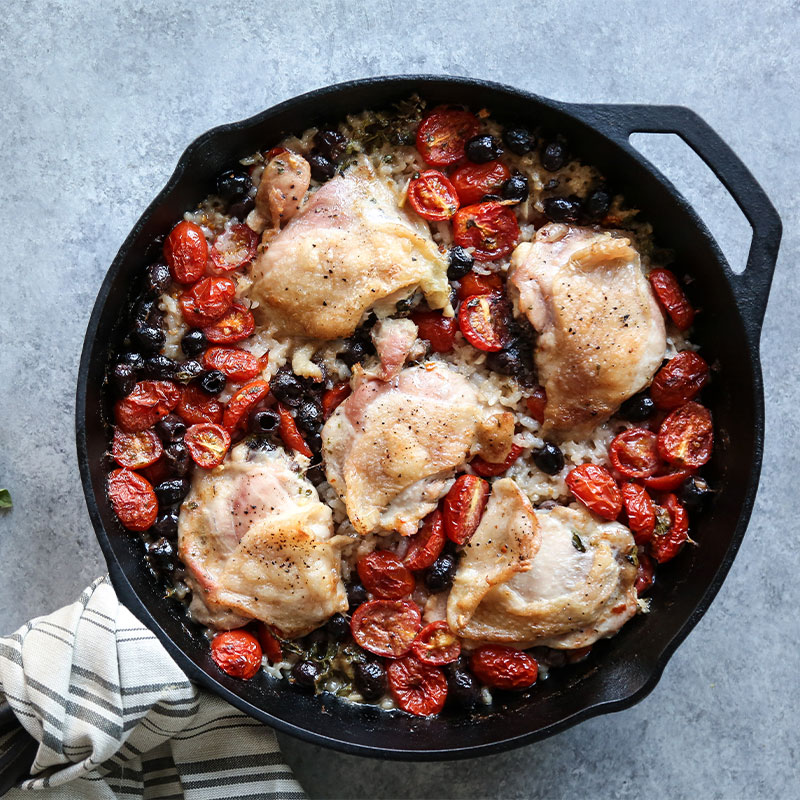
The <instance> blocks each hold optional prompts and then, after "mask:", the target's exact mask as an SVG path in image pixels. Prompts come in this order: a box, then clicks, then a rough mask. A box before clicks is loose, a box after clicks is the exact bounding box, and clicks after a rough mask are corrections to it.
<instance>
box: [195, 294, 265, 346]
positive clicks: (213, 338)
mask: <svg viewBox="0 0 800 800" xmlns="http://www.w3.org/2000/svg"><path fill="white" fill-rule="evenodd" d="M255 327H256V321H255V320H254V319H253V314H252V312H251V311H250V309H249V308H245V307H244V306H243V305H242V304H241V303H234V304H233V305H232V306H231V307H230V309H228V311H227V312H226V313H225V314H223V315H222V316H221V317H220V318H219V319H218V320H217V321H216V322H214V323H213V324H211V325H209V326H208V327H206V328H203V333H204V334H205V335H206V339H208V341H209V342H213V343H214V344H234V343H236V342H241V341H242V340H243V339H246V338H247V337H248V336H249V335H250V334H251V333H252V332H253V330H255Z"/></svg>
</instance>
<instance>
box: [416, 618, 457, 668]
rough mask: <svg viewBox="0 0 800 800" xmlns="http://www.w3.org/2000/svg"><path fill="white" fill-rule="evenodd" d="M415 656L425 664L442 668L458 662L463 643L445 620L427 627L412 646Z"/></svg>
mask: <svg viewBox="0 0 800 800" xmlns="http://www.w3.org/2000/svg"><path fill="white" fill-rule="evenodd" d="M411 649H412V650H413V651H414V655H415V656H416V657H417V658H418V659H419V660H420V661H422V663H423V664H431V665H433V666H442V665H443V664H450V663H452V662H453V661H456V660H458V657H459V656H460V655H461V642H460V641H459V638H458V636H456V635H455V634H454V633H453V632H452V631H451V630H450V628H449V627H448V625H447V622H446V621H445V620H443V619H440V620H437V621H436V622H431V623H430V625H426V626H425V627H424V628H423V629H422V630H421V631H420V632H419V633H418V634H417V638H416V639H415V640H414V643H413V644H412V645H411Z"/></svg>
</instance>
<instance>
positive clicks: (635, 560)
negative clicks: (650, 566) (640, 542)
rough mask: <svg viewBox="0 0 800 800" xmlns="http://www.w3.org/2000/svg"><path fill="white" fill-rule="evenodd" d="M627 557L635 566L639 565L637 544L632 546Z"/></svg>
mask: <svg viewBox="0 0 800 800" xmlns="http://www.w3.org/2000/svg"><path fill="white" fill-rule="evenodd" d="M625 558H626V559H627V560H628V561H629V562H630V563H631V564H633V566H634V567H638V566H639V550H638V549H637V547H636V545H634V546H633V547H631V549H630V552H628V553H627V554H626V555H625Z"/></svg>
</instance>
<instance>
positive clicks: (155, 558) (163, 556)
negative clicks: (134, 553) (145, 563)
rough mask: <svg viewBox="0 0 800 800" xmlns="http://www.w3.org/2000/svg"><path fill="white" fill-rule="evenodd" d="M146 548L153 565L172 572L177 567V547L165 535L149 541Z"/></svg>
mask: <svg viewBox="0 0 800 800" xmlns="http://www.w3.org/2000/svg"><path fill="white" fill-rule="evenodd" d="M144 548H145V551H146V552H147V557H148V559H149V561H150V563H151V564H152V566H153V567H155V568H156V569H158V570H162V571H164V572H172V571H173V570H174V569H175V548H174V547H173V546H172V543H171V542H170V541H169V540H168V539H165V538H163V537H162V538H161V539H156V540H155V541H154V542H148V543H147V544H146V545H145V546H144Z"/></svg>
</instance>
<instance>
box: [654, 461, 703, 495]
mask: <svg viewBox="0 0 800 800" xmlns="http://www.w3.org/2000/svg"><path fill="white" fill-rule="evenodd" d="M693 471H694V470H691V469H688V468H686V467H678V466H675V465H674V464H665V465H662V467H661V468H660V469H659V470H658V471H657V472H656V474H655V475H650V476H649V477H647V478H642V483H643V484H644V485H645V486H646V487H647V488H648V489H652V490H653V491H654V492H673V491H675V489H677V488H678V487H679V486H680V485H681V484H682V483H683V482H684V481H685V480H686V479H687V478H688V477H689V476H690V475H691V474H692V472H693Z"/></svg>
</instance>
